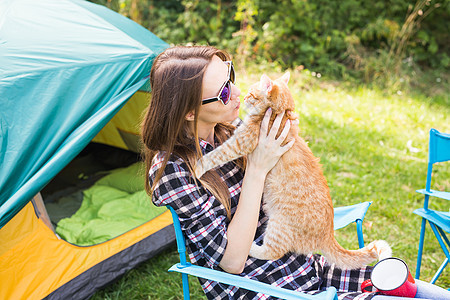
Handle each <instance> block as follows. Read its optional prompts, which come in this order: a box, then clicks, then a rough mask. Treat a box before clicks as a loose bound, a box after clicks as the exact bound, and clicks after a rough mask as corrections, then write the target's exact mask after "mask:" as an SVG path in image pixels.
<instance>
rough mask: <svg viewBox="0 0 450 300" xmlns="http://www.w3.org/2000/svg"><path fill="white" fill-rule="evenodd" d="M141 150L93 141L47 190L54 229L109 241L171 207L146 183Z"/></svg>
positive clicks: (88, 241) (86, 242) (71, 236)
mask: <svg viewBox="0 0 450 300" xmlns="http://www.w3.org/2000/svg"><path fill="white" fill-rule="evenodd" d="M144 173H145V170H144V166H143V162H142V161H141V160H140V156H139V154H137V153H135V152H132V151H128V150H124V149H120V148H116V147H113V146H109V145H104V144H100V143H94V142H91V143H90V144H89V145H88V146H87V147H86V148H85V149H84V150H83V151H82V152H81V153H80V154H79V155H78V156H77V157H76V158H75V159H74V160H72V162H70V163H69V164H68V165H67V166H66V167H65V168H64V169H63V170H62V171H61V172H60V173H59V174H58V175H57V176H56V177H55V178H53V180H52V181H51V182H50V183H49V184H47V186H46V187H45V188H44V189H43V190H42V191H41V195H42V199H43V201H44V205H45V208H46V210H47V213H48V216H49V220H50V222H51V225H52V227H53V228H52V229H53V230H54V231H55V233H56V234H58V236H59V237H61V238H62V239H64V240H65V241H67V242H69V243H71V244H74V245H78V246H90V245H95V244H99V243H102V242H106V241H108V240H110V239H112V238H115V237H117V236H119V235H121V234H123V233H125V232H127V231H129V230H131V229H133V228H135V227H137V226H139V225H142V224H143V223H145V222H147V221H150V220H151V219H153V218H154V217H157V216H158V215H160V214H161V213H163V212H164V211H165V209H164V208H159V207H156V206H154V205H153V204H152V203H151V201H150V197H149V196H148V195H147V193H146V192H145V189H144V180H145V179H144V178H145V177H144Z"/></svg>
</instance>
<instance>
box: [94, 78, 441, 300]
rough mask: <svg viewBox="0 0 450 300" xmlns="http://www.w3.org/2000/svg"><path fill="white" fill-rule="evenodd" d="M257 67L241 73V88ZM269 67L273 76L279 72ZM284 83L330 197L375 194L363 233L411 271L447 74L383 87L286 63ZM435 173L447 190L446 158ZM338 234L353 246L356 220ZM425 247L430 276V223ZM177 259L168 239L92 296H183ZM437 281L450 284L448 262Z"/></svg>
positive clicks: (197, 290)
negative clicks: (429, 82) (423, 85)
mask: <svg viewBox="0 0 450 300" xmlns="http://www.w3.org/2000/svg"><path fill="white" fill-rule="evenodd" d="M262 71H264V70H254V71H252V72H249V73H245V72H242V74H239V77H238V79H239V80H240V82H241V84H240V86H239V87H240V88H241V90H242V94H244V93H245V92H246V91H247V89H248V86H249V85H250V84H251V83H253V82H255V81H257V80H258V79H259V75H260V74H261V72H262ZM269 75H270V76H272V77H273V78H276V76H279V75H281V73H271V72H269ZM244 83H245V84H244ZM289 85H290V87H291V91H292V93H293V95H294V97H295V99H296V102H297V104H296V105H297V106H296V110H297V113H298V114H299V116H300V125H299V126H300V134H301V136H302V137H304V138H305V140H307V141H308V142H309V146H310V147H311V149H312V151H313V153H314V154H315V155H316V156H317V157H320V160H321V163H322V164H323V169H324V174H325V176H326V178H327V180H328V184H329V186H330V190H331V195H332V198H333V202H334V205H335V206H342V205H349V204H354V203H359V202H362V201H373V204H372V206H371V207H370V209H369V211H368V213H367V215H366V218H365V220H364V240H365V241H366V242H369V241H372V240H375V239H385V240H386V241H388V243H389V244H390V245H391V246H392V248H393V252H394V256H397V257H400V258H402V259H404V260H405V261H406V262H407V263H408V265H409V267H410V269H411V272H412V273H413V275H414V274H415V269H416V257H417V247H418V239H419V232H420V223H421V219H420V218H419V217H418V216H417V215H415V214H413V210H414V209H416V208H419V207H420V206H421V205H422V203H423V197H422V196H421V195H420V194H418V193H416V192H415V190H416V189H419V188H423V187H424V186H425V180H426V171H427V170H426V168H427V155H428V132H429V129H430V128H436V129H438V130H439V131H442V132H450V99H449V97H448V95H449V90H448V88H446V86H448V82H442V83H441V85H440V86H438V87H436V86H430V92H429V93H427V94H425V93H424V92H418V91H414V90H413V91H401V92H400V91H399V92H397V91H394V92H390V93H389V92H386V91H382V90H377V89H374V88H369V87H365V86H357V85H351V84H348V83H345V82H332V81H326V80H324V79H323V78H321V79H317V78H316V77H313V76H311V75H310V73H309V72H308V71H303V72H299V71H292V72H291V81H290V83H289ZM436 91H437V92H436ZM241 99H243V95H242V96H241ZM433 176H434V182H433V184H434V187H435V188H436V189H441V190H450V164H447V165H445V164H438V165H437V166H436V167H435V173H434V175H433ZM431 206H432V208H437V209H440V210H446V211H448V210H449V207H450V206H449V204H448V202H447V203H446V202H445V201H432V202H431ZM336 238H337V240H338V241H339V242H340V243H341V245H342V246H344V247H346V248H348V249H351V248H353V249H355V248H357V245H358V242H357V237H356V234H355V227H354V226H348V227H347V228H345V229H342V230H339V231H337V232H336ZM424 251H425V254H424V257H423V260H422V271H421V279H423V280H428V281H429V280H430V279H431V277H432V276H433V274H434V272H435V271H436V270H437V268H438V267H439V266H440V264H441V263H442V261H443V260H444V255H443V254H442V250H441V249H440V247H439V245H438V243H437V241H436V239H435V238H434V235H433V233H432V231H431V229H430V227H429V226H428V228H427V232H426V238H425V250H424ZM176 262H177V253H176V249H175V247H173V248H171V249H169V250H167V251H165V252H164V253H162V254H160V255H158V256H156V257H154V258H152V259H150V260H149V261H148V262H146V263H145V264H143V265H141V266H140V267H139V268H137V269H135V270H132V271H130V272H129V273H128V274H126V275H125V276H124V277H123V278H121V279H120V280H119V281H118V282H116V283H114V284H113V285H110V286H109V287H107V288H105V289H104V290H102V291H100V292H98V293H97V294H95V296H94V297H93V299H129V300H131V299H182V292H181V276H180V275H179V274H173V273H168V272H167V269H168V268H169V267H170V266H171V265H172V264H174V263H176ZM437 284H438V285H440V286H442V287H445V288H449V287H450V268H447V269H446V270H445V271H444V273H443V274H442V275H441V277H440V279H439V280H438V282H437ZM190 286H191V294H192V299H204V296H203V292H202V291H201V287H200V285H199V283H198V281H197V279H196V278H191V280H190Z"/></svg>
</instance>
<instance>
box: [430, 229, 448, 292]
mask: <svg viewBox="0 0 450 300" xmlns="http://www.w3.org/2000/svg"><path fill="white" fill-rule="evenodd" d="M430 226H431V229H433V232H434V235H435V236H436V238H437V240H438V242H439V245H440V246H441V248H442V251H444V254H445V256H446V259H445V260H444V262H443V263H442V265H441V266H440V268H439V270H438V271H437V272H436V274H434V276H433V279H431V282H430V283H432V284H434V283H435V282H436V280H437V279H438V278H439V276H441V273H442V271H443V270H444V268H445V267H446V266H447V264H448V261H449V258H450V253H449V252H448V250H447V246H446V245H445V243H444V241H443V240H442V237H443V238H444V239H445V241H446V242H447V244H448V239H447V236H446V235H445V233H444V232H443V231H442V230H441V228H439V230H438V229H437V228H436V225H434V224H433V223H432V222H430ZM441 234H442V237H441Z"/></svg>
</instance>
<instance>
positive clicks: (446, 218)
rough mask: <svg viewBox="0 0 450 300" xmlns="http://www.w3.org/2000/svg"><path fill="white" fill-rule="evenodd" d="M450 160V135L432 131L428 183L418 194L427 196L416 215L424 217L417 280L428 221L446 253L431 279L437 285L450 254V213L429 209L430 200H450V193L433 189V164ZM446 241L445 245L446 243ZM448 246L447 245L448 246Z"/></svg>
mask: <svg viewBox="0 0 450 300" xmlns="http://www.w3.org/2000/svg"><path fill="white" fill-rule="evenodd" d="M449 160H450V134H448V133H440V132H439V131H437V130H436V129H431V130H430V144H429V153H428V171H427V183H426V186H425V189H421V190H417V192H418V193H421V194H424V195H425V200H424V204H423V208H419V209H416V210H415V211H414V213H415V214H417V215H419V216H421V217H422V228H421V230H420V240H419V251H418V253H417V268H416V279H419V276H420V266H421V262H422V253H423V242H424V238H425V227H426V225H427V221H428V222H429V223H430V226H431V229H432V230H433V232H434V235H435V236H436V238H437V240H438V242H439V245H440V246H441V248H442V251H444V254H445V256H446V259H445V260H444V262H443V263H442V265H441V266H440V267H439V269H438V270H437V272H436V274H434V276H433V278H432V279H431V283H433V284H434V283H435V282H436V280H437V279H438V278H439V276H440V275H441V274H442V271H443V270H444V269H445V267H446V266H447V264H448V262H449V259H450V253H449V250H448V249H447V246H448V247H450V243H449V240H448V238H447V236H446V234H445V232H446V233H449V232H450V212H444V211H437V210H433V209H429V208H428V202H429V198H430V196H431V197H436V198H440V199H445V200H450V192H444V191H436V190H432V189H431V176H432V173H433V164H435V163H438V162H444V161H449ZM444 241H445V243H444ZM446 244H447V245H446Z"/></svg>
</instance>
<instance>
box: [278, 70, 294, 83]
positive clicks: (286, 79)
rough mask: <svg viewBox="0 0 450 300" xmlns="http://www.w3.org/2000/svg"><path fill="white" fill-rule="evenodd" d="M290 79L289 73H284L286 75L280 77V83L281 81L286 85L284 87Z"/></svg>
mask: <svg viewBox="0 0 450 300" xmlns="http://www.w3.org/2000/svg"><path fill="white" fill-rule="evenodd" d="M290 77H291V73H289V72H286V73H284V75H283V76H281V78H280V79H281V81H283V82H284V83H286V85H287V84H288V82H289V78H290Z"/></svg>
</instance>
